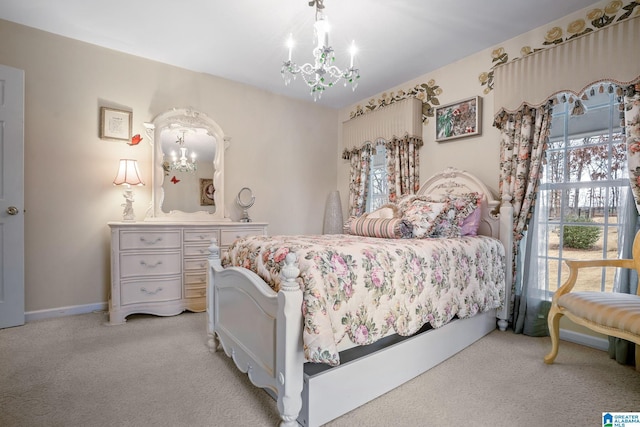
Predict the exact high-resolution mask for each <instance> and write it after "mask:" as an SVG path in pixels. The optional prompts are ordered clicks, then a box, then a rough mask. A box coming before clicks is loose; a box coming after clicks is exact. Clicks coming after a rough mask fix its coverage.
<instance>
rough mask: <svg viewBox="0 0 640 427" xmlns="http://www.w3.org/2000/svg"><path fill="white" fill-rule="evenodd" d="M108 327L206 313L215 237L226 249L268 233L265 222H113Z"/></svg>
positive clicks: (111, 223)
mask: <svg viewBox="0 0 640 427" xmlns="http://www.w3.org/2000/svg"><path fill="white" fill-rule="evenodd" d="M109 227H110V229H111V294H110V298H109V323H110V324H112V325H117V324H121V323H124V322H126V317H127V316H128V315H130V314H133V313H147V314H154V315H158V316H173V315H176V314H179V313H182V312H183V311H185V310H189V311H204V310H205V309H206V289H207V266H208V260H207V257H208V255H209V250H208V248H209V246H210V244H211V239H216V241H217V242H218V243H219V246H220V249H221V250H222V251H224V250H225V249H227V248H228V247H229V245H230V244H231V243H233V241H234V240H236V239H238V238H240V237H243V236H248V235H265V234H267V224H266V223H260V222H249V223H240V222H215V223H207V222H184V223H176V222H173V221H172V222H167V223H164V222H156V221H150V222H110V223H109Z"/></svg>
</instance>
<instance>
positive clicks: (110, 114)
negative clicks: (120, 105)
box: [100, 107, 133, 142]
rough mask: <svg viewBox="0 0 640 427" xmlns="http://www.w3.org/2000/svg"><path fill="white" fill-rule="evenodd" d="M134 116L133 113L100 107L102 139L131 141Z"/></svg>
mask: <svg viewBox="0 0 640 427" xmlns="http://www.w3.org/2000/svg"><path fill="white" fill-rule="evenodd" d="M132 125H133V114H132V113H131V111H124V110H116V109H115V108H108V107H100V138H101V139H112V140H116V141H127V142H129V141H131V128H132Z"/></svg>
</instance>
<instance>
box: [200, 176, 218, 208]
mask: <svg viewBox="0 0 640 427" xmlns="http://www.w3.org/2000/svg"><path fill="white" fill-rule="evenodd" d="M215 191H216V189H215V187H214V186H213V179H211V178H200V206H215V201H214V200H213V195H214V194H215Z"/></svg>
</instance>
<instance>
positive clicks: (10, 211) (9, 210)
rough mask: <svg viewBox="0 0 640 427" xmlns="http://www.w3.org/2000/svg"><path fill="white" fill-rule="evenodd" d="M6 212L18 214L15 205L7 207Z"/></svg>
mask: <svg viewBox="0 0 640 427" xmlns="http://www.w3.org/2000/svg"><path fill="white" fill-rule="evenodd" d="M7 213H8V214H9V215H18V208H16V207H15V206H9V207H8V208H7Z"/></svg>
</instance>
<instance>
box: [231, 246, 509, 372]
mask: <svg viewBox="0 0 640 427" xmlns="http://www.w3.org/2000/svg"><path fill="white" fill-rule="evenodd" d="M289 252H294V253H295V254H296V255H297V257H298V266H299V268H300V277H299V279H298V280H299V282H300V286H301V289H302V290H303V307H302V310H303V316H304V332H303V343H304V352H305V356H306V358H307V360H309V361H311V362H318V363H326V364H329V365H333V366H335V365H338V364H340V357H339V354H338V350H337V345H338V344H339V343H340V342H341V341H342V340H343V339H344V338H345V337H348V338H349V339H350V340H351V341H352V342H354V343H355V344H358V345H365V344H371V343H373V342H375V341H377V340H378V339H380V338H382V337H384V336H387V335H390V334H392V333H398V334H400V335H403V336H408V335H411V334H413V333H415V332H417V331H418V330H419V329H420V328H421V327H422V326H423V325H424V324H426V323H429V324H430V325H431V326H432V327H434V328H438V327H440V326H443V325H445V324H446V323H447V322H449V321H450V320H451V319H452V318H453V317H454V316H458V317H459V318H466V317H471V316H473V315H475V314H476V313H479V312H484V311H488V310H491V309H494V308H498V307H500V306H501V304H502V301H503V298H504V286H505V285H504V283H505V264H504V263H505V259H504V247H503V246H502V243H501V242H500V241H498V240H496V239H493V238H490V237H484V236H477V237H461V238H455V239H381V238H372V237H361V236H353V235H319V236H251V237H246V238H243V239H240V240H238V241H236V242H235V243H234V244H233V245H232V246H231V247H230V248H229V251H228V252H226V253H225V255H224V257H223V260H222V264H223V266H225V267H227V266H231V265H233V266H239V267H244V268H248V269H250V270H253V271H254V272H255V273H257V274H258V275H259V276H260V277H261V278H262V279H263V280H264V281H265V282H266V283H268V284H269V285H270V286H271V287H272V288H273V289H274V290H275V291H278V289H279V286H280V280H281V277H280V268H281V266H282V264H283V261H284V258H285V257H286V255H287V254H288V253H289Z"/></svg>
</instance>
